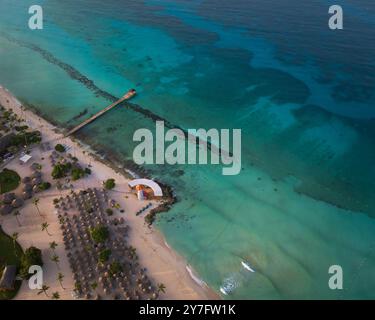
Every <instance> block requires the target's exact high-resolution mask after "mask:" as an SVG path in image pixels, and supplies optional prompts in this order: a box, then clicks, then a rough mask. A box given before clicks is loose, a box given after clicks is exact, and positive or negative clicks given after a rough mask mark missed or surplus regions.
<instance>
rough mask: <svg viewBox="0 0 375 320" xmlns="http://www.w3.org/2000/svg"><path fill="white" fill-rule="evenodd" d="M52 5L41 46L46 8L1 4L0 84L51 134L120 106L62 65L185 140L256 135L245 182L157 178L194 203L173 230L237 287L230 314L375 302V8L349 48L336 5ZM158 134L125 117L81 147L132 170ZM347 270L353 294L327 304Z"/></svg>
mask: <svg viewBox="0 0 375 320" xmlns="http://www.w3.org/2000/svg"><path fill="white" fill-rule="evenodd" d="M40 3H42V5H43V8H44V12H45V19H46V21H45V29H44V30H43V31H30V30H28V29H27V28H26V27H27V19H28V15H27V8H28V6H29V5H30V4H34V3H33V1H25V0H23V1H17V4H15V3H14V1H10V0H0V9H1V10H0V27H1V33H0V83H1V84H2V85H4V86H6V87H8V88H9V89H10V90H11V91H12V92H13V93H14V94H16V95H17V96H18V97H19V98H20V99H21V100H22V101H25V102H27V103H29V104H32V105H34V106H35V108H37V109H38V110H39V111H41V112H42V113H43V114H44V115H45V116H47V117H48V118H49V119H51V120H54V121H55V122H57V123H59V124H60V125H62V126H71V125H73V124H74V123H76V122H77V121H78V120H74V119H73V118H74V117H75V116H77V115H78V114H79V113H80V112H82V111H83V110H85V109H87V110H88V112H89V113H93V112H95V111H97V110H99V109H100V108H102V107H103V106H105V105H106V104H108V100H106V99H105V97H103V96H100V95H98V94H97V92H94V91H93V90H89V89H88V88H87V86H84V85H83V84H82V83H81V82H79V81H77V80H76V79H72V76H71V75H69V74H68V73H67V70H66V68H65V69H64V68H63V67H62V65H61V64H59V63H56V61H60V62H64V63H65V64H67V65H70V66H72V67H73V68H75V69H76V70H78V71H79V72H80V74H82V75H84V76H86V77H87V78H88V79H91V80H93V81H94V83H95V84H96V86H97V87H99V88H100V89H102V90H104V91H105V92H108V93H110V94H113V95H115V96H120V95H122V94H123V93H124V91H126V90H127V89H128V88H129V87H136V88H137V90H138V92H139V93H140V94H139V95H138V96H137V98H136V99H135V100H134V102H135V103H137V104H139V105H140V106H142V107H143V108H145V109H148V110H150V111H152V112H153V113H155V114H157V115H159V116H161V117H164V118H165V119H167V120H168V121H170V122H171V123H172V124H175V125H178V126H181V127H183V128H186V129H187V128H199V127H203V128H211V127H215V128H241V129H242V134H243V137H242V167H243V170H242V172H241V174H240V175H238V176H234V177H224V176H222V175H221V168H220V167H218V166H189V165H186V166H179V167H172V168H171V167H170V166H150V167H149V168H148V169H149V170H150V171H151V172H152V174H153V175H154V176H155V177H162V180H163V181H165V182H167V183H170V184H171V185H173V186H174V187H175V189H176V192H177V195H178V197H179V199H180V202H179V203H178V204H177V205H176V206H175V207H174V208H173V209H172V210H171V211H170V212H168V213H165V214H163V215H161V216H160V218H159V220H158V222H157V225H158V227H159V228H160V229H161V230H162V231H163V233H164V234H165V236H166V238H167V241H168V243H169V244H170V245H171V246H172V247H174V248H175V249H177V250H178V251H179V252H180V253H181V254H182V255H183V256H184V257H185V258H186V259H187V260H188V262H189V263H190V264H191V265H192V266H193V267H194V268H195V269H196V270H197V271H198V273H199V274H200V276H201V277H202V278H203V279H204V280H205V281H206V282H207V283H208V284H209V285H210V286H211V287H212V288H213V289H215V290H217V291H218V289H219V287H220V286H221V285H222V284H223V282H225V281H232V282H233V283H236V289H235V290H234V291H233V294H232V295H231V296H229V298H246V299H249V298H272V299H278V298H281V299H290V298H302V299H304V298H374V294H373V289H374V288H375V276H374V274H373V272H372V269H373V268H374V265H375V252H374V246H375V232H374V231H375V225H374V216H375V197H374V196H373V194H374V190H375V188H374V183H373V181H374V177H375V167H374V160H375V148H374V147H373V146H374V142H375V141H374V140H375V132H374V118H375V109H374V99H375V97H374V92H375V91H374V87H375V77H374V74H375V73H374V71H375V70H374V69H375V66H374V63H373V60H372V57H373V56H374V53H375V47H374V44H375V41H373V40H375V36H374V32H373V30H374V28H373V26H374V21H375V19H374V16H375V8H374V6H373V4H372V3H371V1H368V0H362V1H355V2H354V1H345V4H344V6H347V8H350V9H348V10H345V14H346V15H345V19H346V20H345V23H346V26H347V27H346V29H345V30H344V31H343V32H341V33H336V32H332V31H330V30H329V29H328V28H327V27H326V25H327V20H328V18H327V14H326V13H327V11H328V6H329V4H330V1H317V0H315V1H310V3H309V4H300V3H299V2H297V1H280V2H279V3H278V4H277V5H275V4H274V3H273V2H270V1H245V0H242V1H241V0H233V1H231V2H230V3H229V2H228V3H227V4H225V5H224V4H223V3H221V2H220V1H219V0H206V1H182V0H178V1H145V3H142V2H140V1H129V0H128V1H122V2H121V3H119V2H118V1H114V0H110V1H106V2H105V3H103V2H102V1H98V0H91V1H88V0H78V1H77V0H75V1H72V0H65V1H64V2H62V1H57V0H45V1H41V2H40ZM213 8H215V10H214V9H213ZM302 21H303V23H302ZM30 44H32V45H34V46H35V47H31V46H30ZM43 50H44V51H43ZM43 52H44V53H45V52H48V53H50V54H51V55H52V56H53V57H54V58H55V59H56V60H54V63H51V59H49V60H48V59H46V56H45V55H43ZM73 78H74V77H73ZM153 126H154V123H153V122H152V121H151V120H150V119H149V118H146V117H145V116H144V115H142V114H140V113H137V112H135V111H133V110H127V109H125V108H118V109H116V110H113V111H111V113H109V114H107V115H105V116H104V117H103V118H101V119H100V120H99V121H97V122H95V123H93V124H92V126H90V127H88V128H85V129H84V130H83V132H82V134H81V137H85V139H88V141H90V143H92V144H94V145H96V147H97V148H99V149H103V150H107V151H111V152H112V153H114V154H116V156H117V157H118V158H120V159H129V158H131V155H132V150H133V148H134V144H133V143H131V142H130V141H131V137H132V135H133V132H134V131H135V130H136V129H138V128H140V127H147V128H153ZM180 170H183V175H180V173H181V171H180ZM242 260H246V261H248V262H249V263H250V264H251V266H252V267H253V268H254V269H255V270H256V271H257V272H256V273H254V274H252V273H249V272H247V271H246V270H245V269H244V268H242V267H241V263H240V262H241V261H242ZM333 264H339V265H341V266H342V267H343V269H344V288H345V290H343V291H332V290H330V289H329V288H328V285H327V283H328V278H329V275H328V268H329V266H330V265H333ZM228 279H229V280H228Z"/></svg>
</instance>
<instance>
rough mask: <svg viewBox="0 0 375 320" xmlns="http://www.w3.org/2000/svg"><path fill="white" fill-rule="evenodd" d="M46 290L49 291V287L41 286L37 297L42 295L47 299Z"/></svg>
mask: <svg viewBox="0 0 375 320" xmlns="http://www.w3.org/2000/svg"><path fill="white" fill-rule="evenodd" d="M48 290H49V287H48V286H46V285H45V284H44V285H43V286H42V289H40V290H39V292H38V295H39V294H42V293H44V294H45V295H46V297H48V293H47V291H48Z"/></svg>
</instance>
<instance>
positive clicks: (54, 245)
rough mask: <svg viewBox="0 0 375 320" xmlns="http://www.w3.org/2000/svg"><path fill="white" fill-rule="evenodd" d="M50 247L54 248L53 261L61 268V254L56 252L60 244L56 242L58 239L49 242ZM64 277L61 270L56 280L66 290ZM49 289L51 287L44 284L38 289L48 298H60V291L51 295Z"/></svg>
mask: <svg viewBox="0 0 375 320" xmlns="http://www.w3.org/2000/svg"><path fill="white" fill-rule="evenodd" d="M49 247H50V249H51V250H52V253H53V255H52V256H51V261H53V262H55V263H56V266H57V268H58V269H60V267H59V261H60V260H59V256H58V255H57V254H56V248H57V247H58V244H57V243H56V241H52V242H50V243H49ZM64 278H65V276H64V274H62V273H61V272H58V273H57V277H56V280H57V281H58V282H59V284H60V287H61V289H62V290H65V287H64V284H63V281H64ZM49 289H50V287H49V286H47V285H43V286H42V288H41V289H40V290H39V291H38V295H39V294H42V293H44V294H45V295H46V297H48V298H49V297H50V298H51V299H53V300H58V299H60V293H59V292H58V291H56V292H52V293H51V295H50V294H49V293H48V291H49Z"/></svg>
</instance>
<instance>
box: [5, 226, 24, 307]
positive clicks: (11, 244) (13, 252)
mask: <svg viewBox="0 0 375 320" xmlns="http://www.w3.org/2000/svg"><path fill="white" fill-rule="evenodd" d="M22 254H23V253H22V248H21V246H20V245H19V244H18V243H17V242H16V241H14V240H13V239H12V238H11V237H9V236H8V235H6V234H5V233H4V232H3V230H2V229H1V226H0V277H1V275H2V273H3V270H4V267H5V266H6V265H15V266H17V268H19V266H20V264H21V261H20V259H21V257H22ZM20 286H21V281H16V283H15V290H13V291H10V292H0V300H9V299H12V298H13V297H14V296H15V295H16V293H17V292H18V289H19V288H20Z"/></svg>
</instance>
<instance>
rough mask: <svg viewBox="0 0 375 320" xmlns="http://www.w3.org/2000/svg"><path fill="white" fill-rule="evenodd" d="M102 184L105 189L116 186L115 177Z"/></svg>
mask: <svg viewBox="0 0 375 320" xmlns="http://www.w3.org/2000/svg"><path fill="white" fill-rule="evenodd" d="M103 184H104V188H106V189H107V190H112V189H113V188H114V187H115V186H116V182H115V179H108V180H107V181H105V182H104V183H103Z"/></svg>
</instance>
